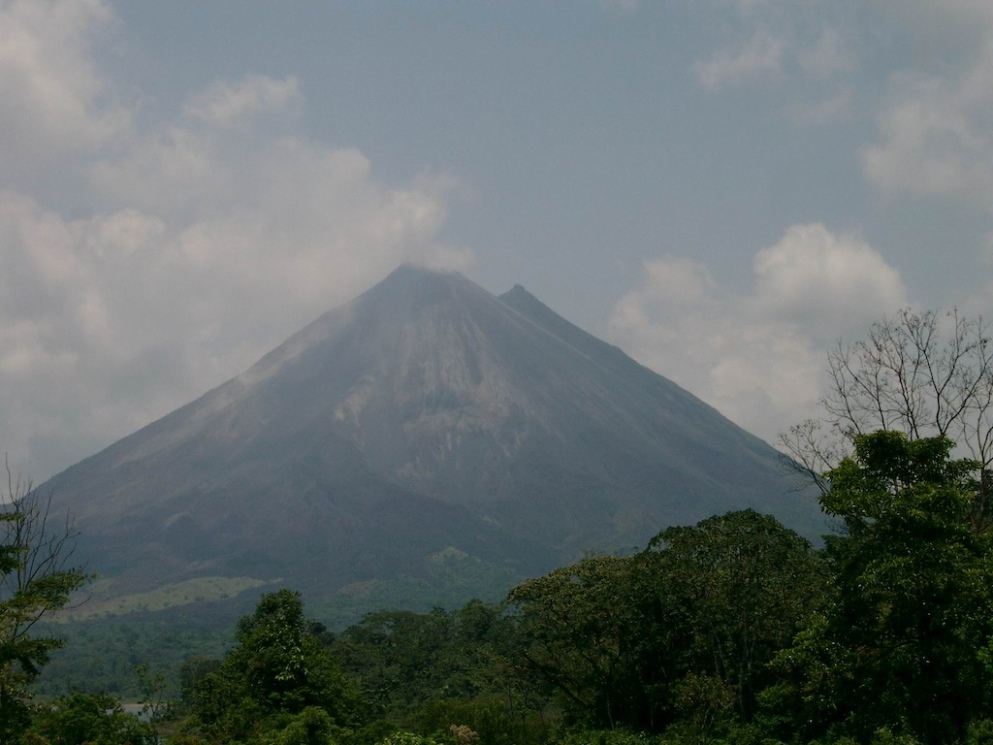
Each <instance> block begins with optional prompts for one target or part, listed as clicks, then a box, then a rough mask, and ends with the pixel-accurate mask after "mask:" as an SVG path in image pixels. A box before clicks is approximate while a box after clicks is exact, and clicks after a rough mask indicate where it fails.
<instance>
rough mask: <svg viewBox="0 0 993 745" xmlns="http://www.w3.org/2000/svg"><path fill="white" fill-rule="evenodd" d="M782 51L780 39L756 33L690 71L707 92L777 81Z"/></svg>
mask: <svg viewBox="0 0 993 745" xmlns="http://www.w3.org/2000/svg"><path fill="white" fill-rule="evenodd" d="M785 47H786V42H785V40H784V39H782V38H779V37H776V36H773V35H771V34H769V33H768V32H766V31H763V30H759V31H756V32H755V33H753V34H752V35H751V36H750V37H749V38H748V39H746V40H745V41H744V42H742V43H740V44H738V45H736V46H734V47H731V48H727V49H722V50H721V51H719V52H718V53H717V54H716V55H714V57H712V58H711V59H709V60H707V61H706V62H698V63H697V64H696V65H694V67H693V70H694V72H695V73H696V76H697V79H698V80H699V81H700V84H701V85H702V86H703V87H704V88H707V89H708V90H720V89H721V88H723V87H725V86H727V85H739V84H741V83H744V82H750V81H754V80H757V79H760V78H764V77H770V76H773V77H778V76H779V75H781V74H782V63H783V52H784V49H785Z"/></svg>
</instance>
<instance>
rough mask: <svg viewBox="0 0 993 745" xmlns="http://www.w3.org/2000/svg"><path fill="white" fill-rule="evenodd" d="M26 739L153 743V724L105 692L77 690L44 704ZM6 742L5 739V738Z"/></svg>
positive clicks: (59, 743) (98, 744)
mask: <svg viewBox="0 0 993 745" xmlns="http://www.w3.org/2000/svg"><path fill="white" fill-rule="evenodd" d="M27 735H28V737H27V741H28V742H33V743H39V745H41V744H42V743H44V744H45V745H88V744H92V745H154V743H155V742H156V738H155V735H154V733H153V731H152V729H151V727H150V726H149V725H148V724H146V723H145V722H142V721H141V720H140V719H139V718H138V717H136V716H135V715H134V714H129V713H127V712H125V711H124V710H123V709H122V708H121V705H120V704H119V703H118V702H117V701H115V700H114V699H112V698H111V697H109V696H106V695H102V694H88V693H74V694H72V695H71V696H63V697H61V698H59V699H57V700H56V701H55V702H54V703H53V704H52V705H51V706H47V707H42V708H41V709H40V710H39V711H38V712H37V713H36V714H35V716H34V723H33V724H32V726H31V727H30V730H29V732H28V733H27ZM4 742H6V740H4Z"/></svg>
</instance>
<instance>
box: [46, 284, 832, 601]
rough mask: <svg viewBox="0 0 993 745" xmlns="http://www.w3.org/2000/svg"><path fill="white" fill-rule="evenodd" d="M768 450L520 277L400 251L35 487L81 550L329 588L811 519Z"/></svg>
mask: <svg viewBox="0 0 993 745" xmlns="http://www.w3.org/2000/svg"><path fill="white" fill-rule="evenodd" d="M793 487H794V484H793V483H792V482H791V481H790V479H789V477H788V475H787V473H786V471H785V470H784V466H783V463H782V460H781V458H780V456H779V455H778V453H777V452H776V451H775V450H774V449H772V448H771V447H769V446H768V445H767V444H766V443H764V442H762V441H761V440H759V439H758V438H756V437H754V436H752V435H750V434H749V433H747V432H745V431H744V430H742V429H741V428H739V427H737V426H736V425H734V424H733V423H731V422H730V421H728V420H727V419H725V418H724V417H723V416H721V414H719V413H718V412H717V411H716V410H714V409H713V408H711V407H709V406H707V405H706V404H704V403H703V402H701V401H700V400H698V399H696V398H695V397H693V396H692V395H690V394H689V393H687V392H686V391H684V390H683V389H681V388H679V387H678V386H676V385H675V384H674V383H672V382H670V381H668V380H666V379H665V378H663V377H661V376H659V375H657V374H655V373H653V372H651V371H650V370H648V369H647V368H645V367H642V366H641V365H639V364H637V363H636V362H634V361H633V360H632V359H630V358H629V357H627V356H626V355H624V353H623V352H621V351H620V350H619V349H617V348H616V347H612V346H610V345H608V344H605V343H604V342H602V341H599V340H598V339H596V338H595V337H593V336H590V335H589V334H587V333H585V332H583V331H581V330H580V329H579V328H577V327H575V326H573V325H572V324H570V323H569V322H567V321H565V320H564V319H562V318H561V317H559V316H558V315H556V314H555V313H554V312H552V311H551V310H550V309H548V308H547V307H546V306H544V305H543V304H542V303H541V302H539V301H538V300H537V299H536V298H534V297H533V296H531V295H530V294H528V293H527V291H525V290H524V289H523V288H521V287H515V288H514V289H513V290H511V291H510V292H508V293H506V294H505V295H502V296H500V297H495V296H493V295H491V294H490V293H488V292H486V291H485V290H483V289H482V288H480V287H478V286H477V285H475V284H473V283H472V282H470V281H469V280H467V279H465V278H464V277H462V276H461V275H459V274H454V273H451V274H449V273H439V272H433V271H429V270H425V269H420V268H416V267H412V266H403V267H400V268H399V269H397V270H396V271H395V272H393V273H392V274H391V275H390V276H389V277H387V278H386V279H385V280H383V281H382V282H381V283H380V284H379V285H377V286H375V287H374V288H372V289H371V290H369V291H368V292H366V293H365V294H364V295H362V296H360V297H359V298H357V299H356V300H354V301H352V302H351V303H349V304H347V305H345V306H342V307H340V308H337V309H335V310H332V311H330V312H329V313H326V314H325V315H323V316H322V317H320V318H319V319H317V320H316V321H315V322H313V323H312V324H310V325H309V326H307V327H306V328H304V329H303V330H302V331H300V332H299V333H297V334H296V335H294V336H293V337H291V338H290V339H289V340H287V341H286V342H285V343H284V344H282V345H281V346H279V347H278V348H276V349H275V350H273V351H272V352H271V353H269V354H268V355H266V356H265V357H264V358H263V359H262V360H260V361H259V362H258V363H257V364H256V365H255V366H254V367H252V368H251V369H250V370H248V371H247V372H245V373H244V374H242V375H240V376H238V377H237V378H234V379H233V380H230V381H228V382H227V383H225V384H223V385H221V386H220V387H218V388H216V389H214V390H212V391H210V392H209V393H207V394H206V395H204V396H203V397H201V398H199V399H198V400H196V401H194V402H192V403H190V404H188V405H187V406H184V407H183V408H181V409H178V410H177V411H175V412H173V413H172V414H169V415H167V416H166V417H164V418H162V419H160V420H158V421H157V422H154V423H153V424H151V425H149V426H147V427H145V428H143V429H141V430H139V431H138V432H136V433H134V434H132V435H130V436H129V437H126V438H124V439H123V440H121V441H119V442H117V443H116V444H114V445H112V446H111V447H109V448H107V449H106V450H104V451H102V452H100V453H98V454H97V455H94V456H93V457H91V458H88V459H87V460H84V461H82V462H81V463H79V464H77V465H75V466H73V467H71V468H69V469H68V470H66V471H64V472H62V473H61V474H59V475H58V476H56V477H55V478H53V479H51V480H50V481H49V482H48V483H47V484H45V485H44V487H43V488H44V489H45V490H46V491H51V492H52V493H53V494H54V495H55V499H56V505H57V506H61V505H66V506H68V507H69V508H70V510H71V511H72V512H73V513H74V514H75V518H76V525H77V527H78V528H79V530H80V532H81V534H82V536H83V541H82V543H81V546H80V548H81V551H82V553H83V554H84V555H85V557H86V558H87V559H88V561H89V565H90V566H91V568H92V569H94V570H95V571H98V572H100V573H101V574H103V575H105V576H108V577H116V578H119V579H120V580H121V581H122V582H124V584H125V585H129V586H131V587H133V588H134V589H139V588H149V587H153V586H156V585H161V584H166V583H169V582H175V581H180V580H183V579H189V578H193V577H197V576H229V577H234V576H251V577H258V578H263V579H273V578H277V577H279V578H283V579H284V580H285V581H287V582H290V583H293V584H296V585H297V586H300V587H304V588H308V587H309V588H315V589H317V588H323V589H326V590H329V591H330V590H333V589H334V588H336V587H340V586H342V585H345V584H347V583H349V582H355V581H361V580H370V579H390V578H396V577H402V576H412V575H416V574H417V573H418V571H419V569H418V567H421V566H423V564H424V562H425V558H426V557H428V556H430V555H432V554H433V553H437V552H439V551H442V550H444V549H446V548H448V547H452V548H455V549H457V550H458V551H459V552H464V553H466V554H468V555H470V556H471V557H474V558H476V559H479V560H480V561H482V562H486V563H487V564H490V565H493V566H496V567H501V568H505V569H507V570H510V571H511V572H512V573H513V574H514V575H515V576H528V575H533V574H536V573H540V572H543V571H546V570H548V569H550V568H551V567H553V566H555V565H557V564H561V563H564V562H567V561H571V560H573V559H575V558H577V557H578V556H579V555H580V554H581V553H582V552H583V551H587V550H595V551H610V550H618V549H622V550H623V549H630V548H633V547H638V546H644V545H645V543H646V541H647V540H648V539H649V538H650V537H651V536H652V535H654V534H655V533H656V532H657V531H658V530H660V529H662V528H664V527H666V526H668V525H671V524H688V523H692V522H695V521H697V520H700V519H702V518H705V517H708V516H710V515H713V514H718V513H723V512H726V511H728V510H732V509H741V508H745V507H751V508H754V509H757V510H759V511H762V512H769V513H772V514H774V515H777V516H778V517H779V518H780V519H781V520H783V521H784V522H785V523H786V524H788V525H790V526H792V527H795V528H797V529H800V530H801V531H802V532H805V533H806V534H808V535H813V534H816V532H817V530H818V528H819V526H820V518H819V516H818V510H817V506H816V502H815V500H814V499H813V497H812V496H810V495H809V494H807V495H803V494H799V493H797V492H796V490H795V489H794V488H793Z"/></svg>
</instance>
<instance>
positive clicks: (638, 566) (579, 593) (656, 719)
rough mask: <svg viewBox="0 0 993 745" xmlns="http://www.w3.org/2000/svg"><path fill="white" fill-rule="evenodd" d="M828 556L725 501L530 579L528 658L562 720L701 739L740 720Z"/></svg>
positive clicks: (814, 594)
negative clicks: (718, 508) (612, 553)
mask: <svg viewBox="0 0 993 745" xmlns="http://www.w3.org/2000/svg"><path fill="white" fill-rule="evenodd" d="M825 577H826V574H825V568H824V566H823V564H822V562H821V561H820V560H819V559H818V557H817V556H816V554H815V552H814V551H813V549H812V548H811V546H810V544H809V543H808V542H807V541H805V540H804V539H803V538H801V537H800V536H798V535H797V534H796V533H794V532H793V531H791V530H788V529H786V528H784V527H783V526H782V525H780V524H779V523H778V522H777V521H776V520H775V519H774V518H771V517H768V516H763V515H759V514H758V513H756V512H753V511H744V512H732V513H728V514H727V515H723V516H720V517H714V518H710V519H709V520H705V521H703V522H701V523H699V524H698V525H696V526H693V527H677V528H670V529H668V530H666V531H663V532H662V533H660V534H659V535H658V536H656V538H654V539H653V540H652V542H651V544H650V546H649V548H648V549H647V550H646V551H644V552H643V553H641V554H638V555H636V556H634V557H629V558H621V557H594V558H588V559H585V560H583V561H581V562H579V563H578V564H575V565H573V566H571V567H566V568H563V569H560V570H556V571H554V572H552V573H551V574H549V575H547V576H545V577H540V578H538V579H535V580H530V581H529V582H525V583H523V584H522V585H520V586H518V587H517V588H515V589H514V590H513V591H512V592H511V594H510V600H511V601H513V602H515V603H517V604H518V606H519V607H520V612H521V630H522V634H523V636H524V638H525V641H524V644H525V646H524V647H523V650H522V654H523V657H524V660H525V662H526V664H527V665H528V667H529V668H530V669H531V670H532V671H533V672H534V673H535V674H536V675H537V676H539V678H540V679H542V680H544V681H546V682H547V683H548V684H550V685H552V686H554V688H555V689H556V691H557V692H558V693H559V695H560V698H561V702H562V705H563V707H564V708H565V710H566V712H567V714H568V716H569V721H570V722H572V723H574V724H578V725H584V726H592V727H595V728H607V729H611V730H612V729H615V728H617V727H626V728H629V729H631V730H633V731H648V732H662V731H663V730H665V729H666V728H667V727H669V726H670V725H672V724H674V723H680V726H681V727H682V728H683V729H684V730H693V731H694V732H696V735H695V736H699V737H706V736H709V735H710V734H713V732H714V731H716V730H717V729H720V728H721V727H726V726H727V725H728V724H730V723H732V722H735V721H740V722H746V723H747V722H749V721H750V720H751V719H752V717H753V716H754V713H755V708H756V696H757V691H758V690H759V689H760V688H761V687H762V686H764V685H766V684H767V683H768V680H769V673H768V670H767V668H766V663H767V662H768V661H769V660H770V659H771V658H772V657H773V656H774V654H775V653H776V651H777V650H778V649H779V648H780V647H781V646H782V645H783V644H786V643H788V642H789V641H790V640H791V639H792V637H793V635H794V634H795V633H796V632H797V630H798V629H799V628H801V625H802V623H803V622H804V621H805V619H806V618H807V617H808V616H809V615H810V614H811V613H812V612H813V609H814V608H815V607H816V605H817V603H818V602H819V599H820V597H821V592H822V588H823V584H824V581H825Z"/></svg>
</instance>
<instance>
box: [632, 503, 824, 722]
mask: <svg viewBox="0 0 993 745" xmlns="http://www.w3.org/2000/svg"><path fill="white" fill-rule="evenodd" d="M641 560H642V566H643V567H644V569H645V570H647V571H649V572H651V574H652V577H653V579H654V582H655V587H654V592H653V593H652V594H651V595H650V597H651V596H654V597H655V598H657V601H656V602H657V603H658V606H659V607H661V608H667V607H668V608H671V607H672V606H673V605H676V606H678V608H680V609H681V613H682V615H683V619H684V622H685V623H686V624H687V630H688V633H687V634H686V638H685V641H684V642H683V643H684V644H685V645H686V649H685V652H684V654H685V657H684V659H683V660H682V665H683V668H682V669H679V670H676V671H673V672H674V673H676V674H678V675H680V676H691V677H689V678H688V679H687V680H686V681H684V683H683V684H682V685H681V686H678V687H677V691H678V690H682V691H683V693H684V699H685V705H684V706H683V708H687V707H688V708H693V706H697V705H703V706H710V705H713V703H714V702H713V701H710V700H709V699H707V698H706V697H704V699H703V700H699V701H695V699H699V698H700V693H701V691H700V690H696V691H695V692H694V691H691V690H689V689H688V688H687V685H688V684H690V683H692V685H693V686H695V687H696V688H697V689H699V687H700V685H701V684H702V683H704V682H708V681H709V682H708V683H707V685H708V686H709V689H710V692H711V694H716V692H719V691H724V692H725V693H726V695H724V696H720V697H718V700H726V701H727V702H728V703H731V704H733V707H734V709H735V713H736V717H737V719H738V720H739V721H742V722H749V721H751V719H752V718H753V716H754V714H755V706H756V703H755V702H756V694H757V692H758V691H759V689H761V688H762V687H764V686H765V685H767V684H768V682H769V678H770V674H769V670H768V667H767V664H768V662H769V661H770V660H771V659H772V657H773V656H774V654H775V653H776V652H777V651H778V650H779V649H780V648H782V647H783V646H784V645H786V644H788V643H789V642H790V640H791V639H792V638H793V636H794V634H796V632H797V631H798V630H799V629H800V628H801V626H802V625H803V623H804V622H805V621H806V620H807V618H808V617H809V615H810V614H811V613H812V612H813V611H814V610H815V609H816V607H817V606H818V604H819V603H820V602H821V600H822V598H823V594H824V588H825V584H826V582H827V572H826V567H825V566H824V564H823V562H822V561H821V559H820V558H819V557H818V555H817V554H816V552H815V551H814V549H813V548H812V546H811V545H810V543H809V542H808V541H807V540H806V539H804V538H803V537H801V536H799V535H797V534H796V533H795V532H793V531H792V530H790V529H788V528H786V527H784V526H783V525H782V524H780V523H779V521H777V520H776V519H775V518H774V517H771V516H769V515H761V514H759V513H757V512H755V511H754V510H743V511H740V512H729V513H727V514H725V515H720V516H715V517H712V518H709V519H707V520H703V521H702V522H700V523H698V524H697V525H694V526H689V527H674V528H669V529H667V530H664V531H662V532H661V533H659V534H658V535H657V536H656V537H655V538H653V539H652V541H651V543H650V544H649V548H648V550H647V551H646V552H645V553H644V554H643V556H642V557H641ZM671 623H672V612H671V610H669V611H666V612H664V613H663V614H662V617H661V618H660V619H659V622H658V623H657V624H656V625H657V626H658V627H659V628H660V630H661V627H662V626H663V625H665V624H670V625H671ZM669 633H670V634H671V632H669ZM687 697H688V698H687Z"/></svg>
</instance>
